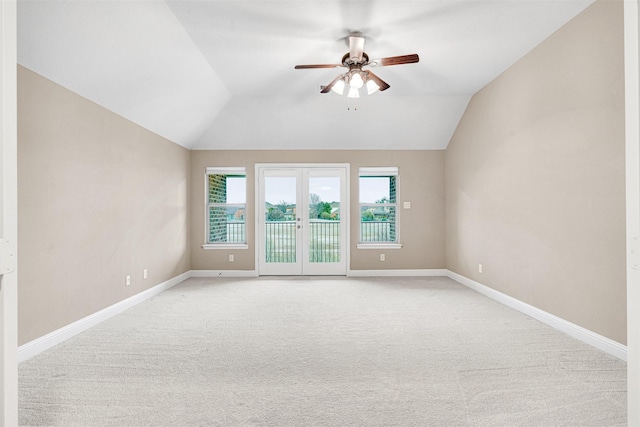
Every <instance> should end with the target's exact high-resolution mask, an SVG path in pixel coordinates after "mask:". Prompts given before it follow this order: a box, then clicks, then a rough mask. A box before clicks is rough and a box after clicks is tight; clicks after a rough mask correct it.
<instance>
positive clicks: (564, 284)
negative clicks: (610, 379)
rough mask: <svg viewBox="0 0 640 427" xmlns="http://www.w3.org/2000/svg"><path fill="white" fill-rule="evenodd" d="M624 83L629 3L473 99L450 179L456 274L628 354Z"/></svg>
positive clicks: (593, 15)
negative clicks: (602, 338)
mask: <svg viewBox="0 0 640 427" xmlns="http://www.w3.org/2000/svg"><path fill="white" fill-rule="evenodd" d="M623 77H624V76H623V8H622V2H617V1H616V2H613V1H600V2H596V3H594V4H593V5H592V6H590V7H589V8H587V9H586V10H585V11H584V12H583V13H582V14H580V15H578V16H577V17H576V18H575V19H573V20H572V21H570V22H569V23H568V24H567V25H566V26H564V27H562V28H561V29H560V30H559V31H557V32H556V33H555V34H553V35H552V36H551V37H550V38H548V39H547V40H546V41H544V42H543V43H542V44H541V45H539V46H538V47H537V48H536V49H534V50H533V51H531V52H530V53H529V54H527V55H526V56H525V57H524V58H522V59H521V60H520V61H518V62H517V63H516V64H515V65H514V66H512V67H511V68H510V69H508V70H507V71H506V72H505V73H503V74H502V75H501V76H499V77H498V78H497V79H495V80H494V81H493V82H491V83H490V84H488V85H487V86H486V87H485V88H483V89H482V90H481V91H479V92H478V93H477V94H476V95H475V96H474V97H473V98H472V100H471V102H470V104H469V106H468V108H467V111H466V112H465V114H464V116H463V118H462V120H461V122H460V124H459V126H458V128H457V130H456V132H455V134H454V136H453V138H452V140H451V142H450V144H449V146H448V148H447V151H446V167H445V168H446V206H447V215H446V216H447V226H446V233H447V243H446V254H447V255H446V257H447V259H446V262H447V268H448V269H450V270H452V271H454V272H456V273H459V274H461V275H463V276H466V277H469V278H471V279H473V280H476V281H478V282H480V283H482V284H484V285H487V286H490V287H492V288H495V289H497V290H498V291H501V292H504V293H506V294H508V295H510V296H513V297H515V298H517V299H519V300H521V301H524V302H527V303H529V304H531V305H534V306H536V307H538V308H541V309H542V310H545V311H547V312H550V313H552V314H555V315H557V316H559V317H561V318H563V319H566V320H568V321H570V322H573V323H576V324H578V325H580V326H583V327H585V328H587V329H589V330H591V331H594V332H596V333H599V334H601V335H604V336H606V337H609V338H611V339H613V340H615V341H618V342H620V343H625V342H626V310H625V307H626V299H625V292H626V282H625V228H624V227H625V181H624V179H625V178H624V155H625V153H624V81H623ZM479 263H482V264H483V268H484V272H483V273H479V272H478V264H479Z"/></svg>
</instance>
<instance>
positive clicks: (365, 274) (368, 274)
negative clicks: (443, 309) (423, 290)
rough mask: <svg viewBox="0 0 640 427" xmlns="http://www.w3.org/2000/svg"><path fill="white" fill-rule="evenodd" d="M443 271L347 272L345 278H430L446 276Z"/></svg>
mask: <svg viewBox="0 0 640 427" xmlns="http://www.w3.org/2000/svg"><path fill="white" fill-rule="evenodd" d="M446 275H447V270H445V269H437V268H434V269H413V270H412V269H406V270H347V277H394V276H396V277H432V276H446Z"/></svg>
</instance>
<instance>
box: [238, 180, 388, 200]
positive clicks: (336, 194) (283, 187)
mask: <svg viewBox="0 0 640 427" xmlns="http://www.w3.org/2000/svg"><path fill="white" fill-rule="evenodd" d="M265 179H266V181H265V200H266V201H267V202H269V203H271V204H273V205H276V204H279V203H280V202H281V201H283V200H284V201H285V202H287V204H293V203H294V201H295V198H296V178H295V177H292V176H291V177H266V178H265ZM309 193H315V194H317V195H318V196H320V200H322V201H323V202H329V203H331V202H337V201H340V178H338V177H311V178H310V179H309ZM246 194H247V182H246V179H245V178H234V177H228V178H227V203H246ZM383 197H389V178H387V177H381V178H367V179H363V180H361V181H360V203H373V202H375V201H376V200H380V199H382V198H383Z"/></svg>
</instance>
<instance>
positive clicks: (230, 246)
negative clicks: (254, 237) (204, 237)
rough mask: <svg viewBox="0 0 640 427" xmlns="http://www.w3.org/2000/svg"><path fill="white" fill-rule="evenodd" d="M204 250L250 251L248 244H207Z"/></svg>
mask: <svg viewBox="0 0 640 427" xmlns="http://www.w3.org/2000/svg"><path fill="white" fill-rule="evenodd" d="M202 249H206V250H210V249H249V245H248V244H246V243H205V244H204V245H202Z"/></svg>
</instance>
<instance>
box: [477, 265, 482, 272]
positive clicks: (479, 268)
mask: <svg viewBox="0 0 640 427" xmlns="http://www.w3.org/2000/svg"><path fill="white" fill-rule="evenodd" d="M478 273H482V264H478Z"/></svg>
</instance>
